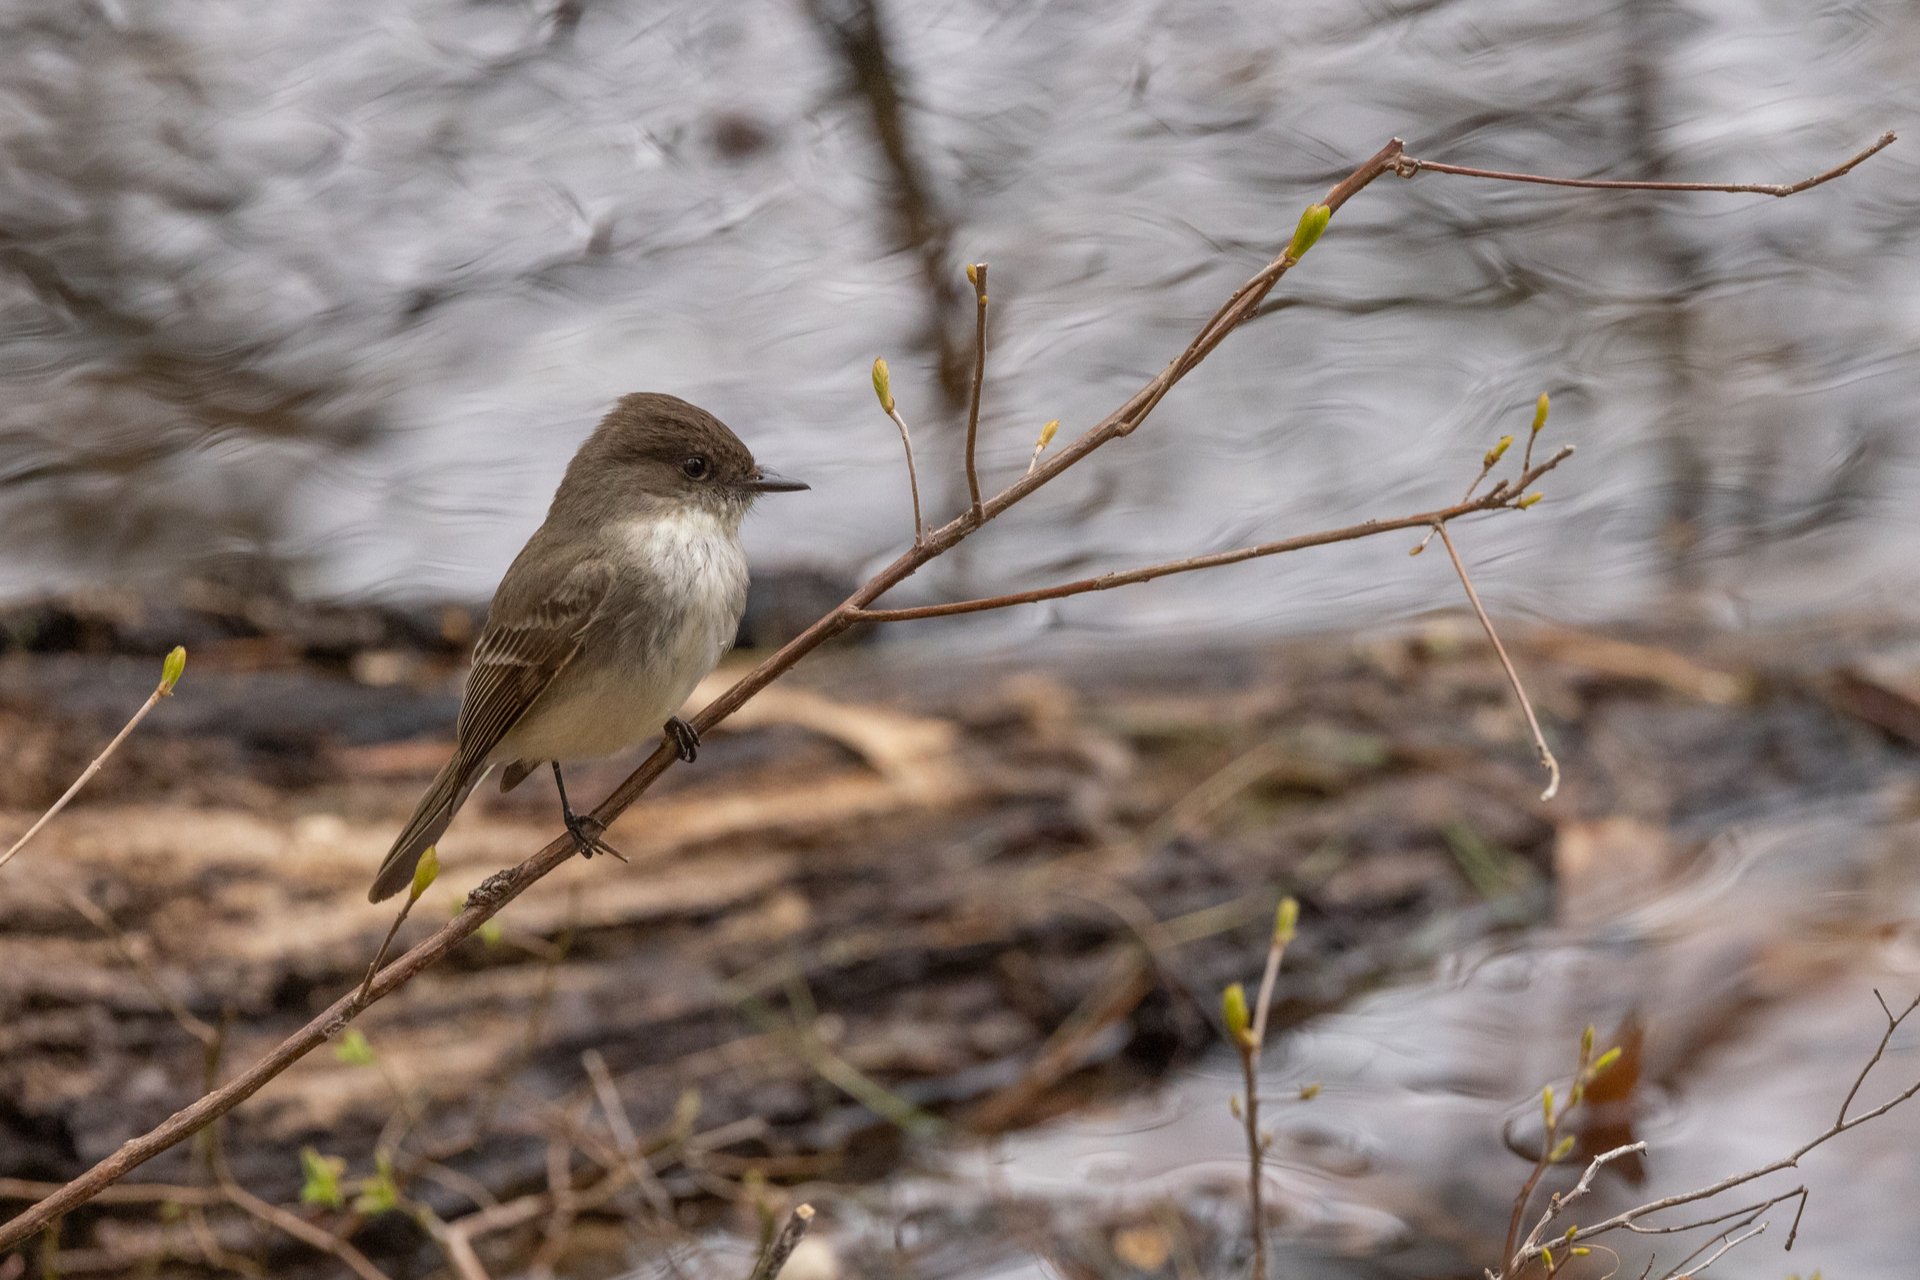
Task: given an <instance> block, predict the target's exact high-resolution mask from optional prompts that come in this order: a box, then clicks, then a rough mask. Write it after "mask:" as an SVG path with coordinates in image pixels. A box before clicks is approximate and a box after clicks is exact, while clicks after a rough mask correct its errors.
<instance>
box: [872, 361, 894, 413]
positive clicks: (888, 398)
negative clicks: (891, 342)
mask: <svg viewBox="0 0 1920 1280" xmlns="http://www.w3.org/2000/svg"><path fill="white" fill-rule="evenodd" d="M873 394H875V395H876V396H879V397H880V407H881V408H882V409H884V410H886V411H887V412H888V413H892V412H893V379H892V378H891V377H889V376H888V374H887V362H886V360H885V359H884V358H883V357H880V356H875V357H874V360H873Z"/></svg>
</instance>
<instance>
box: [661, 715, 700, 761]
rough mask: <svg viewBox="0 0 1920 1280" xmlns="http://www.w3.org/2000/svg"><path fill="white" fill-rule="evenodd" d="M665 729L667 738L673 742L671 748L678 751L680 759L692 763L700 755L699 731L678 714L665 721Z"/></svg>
mask: <svg viewBox="0 0 1920 1280" xmlns="http://www.w3.org/2000/svg"><path fill="white" fill-rule="evenodd" d="M666 730H667V738H668V740H669V741H671V742H672V743H673V749H674V750H675V751H676V752H678V753H679V756H680V759H681V761H682V762H683V763H686V764H692V763H693V762H694V760H695V759H696V758H698V756H699V755H700V731H699V730H697V729H695V728H694V727H693V726H692V725H690V724H688V723H687V722H686V721H685V720H682V719H681V718H680V717H679V716H675V717H673V718H672V719H671V720H669V721H667V724H666Z"/></svg>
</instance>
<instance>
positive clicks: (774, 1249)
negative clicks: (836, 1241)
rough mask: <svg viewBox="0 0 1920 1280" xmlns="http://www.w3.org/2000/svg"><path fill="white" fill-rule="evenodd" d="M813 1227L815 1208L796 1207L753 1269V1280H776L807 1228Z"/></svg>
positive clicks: (809, 1206) (807, 1205)
mask: <svg viewBox="0 0 1920 1280" xmlns="http://www.w3.org/2000/svg"><path fill="white" fill-rule="evenodd" d="M812 1225H813V1206H812V1205H810V1204H803V1205H796V1206H795V1207H794V1210H793V1213H792V1214H791V1215H790V1216H789V1217H788V1218H787V1225H786V1226H784V1227H782V1228H781V1229H780V1234H779V1235H777V1236H775V1237H774V1240H773V1243H772V1244H770V1245H768V1246H767V1251H766V1252H765V1253H763V1254H761V1255H760V1263H759V1265H758V1266H756V1267H754V1269H753V1277H752V1280H774V1278H775V1277H776V1276H778V1275H779V1274H780V1269H781V1268H782V1267H784V1266H786V1265H787V1259H788V1258H791V1257H792V1256H793V1251H794V1250H795V1249H796V1248H798V1247H799V1244H800V1240H801V1238H802V1237H804V1236H805V1235H806V1234H807V1228H808V1227H810V1226H812Z"/></svg>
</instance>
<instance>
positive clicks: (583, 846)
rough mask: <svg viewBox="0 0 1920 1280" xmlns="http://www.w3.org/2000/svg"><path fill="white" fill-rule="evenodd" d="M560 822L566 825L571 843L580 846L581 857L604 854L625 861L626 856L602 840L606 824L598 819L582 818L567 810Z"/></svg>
mask: <svg viewBox="0 0 1920 1280" xmlns="http://www.w3.org/2000/svg"><path fill="white" fill-rule="evenodd" d="M562 820H563V821H565V823H566V824H567V834H568V835H570V836H572V837H573V842H574V843H575V844H577V845H579V846H580V856H581V857H583V858H591V857H592V856H593V855H594V854H596V853H604V854H606V855H608V856H609V857H613V858H618V859H620V861H622V862H625V861H626V860H627V855H626V854H624V853H622V852H620V851H619V850H618V849H616V848H614V847H613V846H612V845H610V844H608V843H607V842H606V840H605V839H603V838H602V836H603V833H604V832H605V831H606V829H607V824H606V823H604V822H602V821H600V819H598V818H587V817H582V816H581V815H579V814H577V813H575V812H573V811H572V810H571V809H569V810H567V811H566V812H565V813H564V814H563V815H562Z"/></svg>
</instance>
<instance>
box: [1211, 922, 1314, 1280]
mask: <svg viewBox="0 0 1920 1280" xmlns="http://www.w3.org/2000/svg"><path fill="white" fill-rule="evenodd" d="M1299 920H1300V904H1299V903H1298V902H1296V901H1294V900H1293V899H1292V898H1282V899H1281V900H1280V907H1279V909H1278V910H1277V911H1275V912H1274V915H1273V932H1272V933H1271V934H1270V935H1268V939H1267V963H1266V966H1265V967H1264V968H1263V969H1262V971H1261V974H1260V990H1259V994H1258V995H1256V996H1255V997H1254V1003H1255V1007H1254V1010H1253V1012H1252V1013H1251V1014H1249V1012H1248V1009H1247V993H1246V990H1245V989H1244V988H1243V987H1241V985H1240V984H1239V983H1237V982H1236V983H1234V984H1233V985H1232V986H1230V987H1228V988H1227V989H1226V991H1225V992H1224V993H1222V996H1221V1002H1220V1007H1221V1012H1222V1014H1223V1015H1224V1016H1225V1019H1226V1024H1227V1038H1228V1039H1229V1040H1231V1041H1232V1043H1233V1047H1234V1050H1235V1052H1237V1053H1238V1054H1239V1055H1240V1078H1241V1081H1242V1082H1243V1083H1244V1084H1245V1085H1246V1096H1245V1101H1244V1104H1243V1105H1242V1107H1241V1108H1240V1110H1239V1117H1238V1118H1239V1120H1240V1122H1241V1126H1242V1127H1243V1128H1244V1129H1245V1130H1246V1134H1247V1208H1248V1213H1249V1215H1250V1216H1251V1218H1252V1220H1253V1227H1252V1232H1253V1280H1267V1217H1266V1175H1265V1173H1264V1171H1263V1170H1262V1165H1263V1163H1264V1161H1265V1158H1266V1153H1267V1142H1268V1135H1266V1134H1265V1133H1262V1132H1261V1130H1260V1051H1261V1049H1262V1048H1263V1047H1264V1046H1265V1045H1266V1040H1267V1006H1268V1005H1270V1004H1271V1003H1272V1002H1273V984H1274V981H1275V980H1276V979H1277V978H1278V977H1279V976H1280V961H1281V959H1282V958H1283V957H1285V955H1286V953H1287V944H1288V943H1290V942H1292V941H1293V935H1294V929H1295V927H1296V926H1297V925H1298V923H1299ZM1302 1096H1305V1095H1302Z"/></svg>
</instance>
